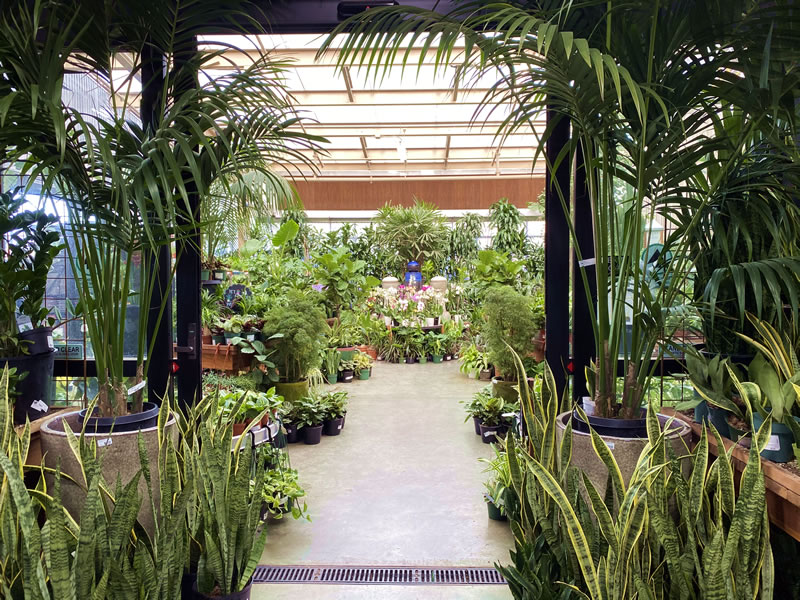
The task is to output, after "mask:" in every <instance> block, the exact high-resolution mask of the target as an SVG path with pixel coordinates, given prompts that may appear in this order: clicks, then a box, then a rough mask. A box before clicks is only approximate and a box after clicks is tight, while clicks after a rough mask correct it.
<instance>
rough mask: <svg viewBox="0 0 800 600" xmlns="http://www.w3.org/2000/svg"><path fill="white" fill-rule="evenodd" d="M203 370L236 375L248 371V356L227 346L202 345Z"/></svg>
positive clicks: (234, 347)
mask: <svg viewBox="0 0 800 600" xmlns="http://www.w3.org/2000/svg"><path fill="white" fill-rule="evenodd" d="M203 368H204V369H215V370H217V371H228V372H231V373H238V372H239V371H248V370H250V356H248V355H245V354H242V353H241V352H240V351H239V348H237V347H236V346H231V345H229V344H203Z"/></svg>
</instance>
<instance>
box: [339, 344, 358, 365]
mask: <svg viewBox="0 0 800 600" xmlns="http://www.w3.org/2000/svg"><path fill="white" fill-rule="evenodd" d="M337 350H338V351H339V354H341V357H340V358H341V360H342V362H344V361H347V360H353V357H354V356H355V355H356V349H355V346H348V347H347V348H337Z"/></svg>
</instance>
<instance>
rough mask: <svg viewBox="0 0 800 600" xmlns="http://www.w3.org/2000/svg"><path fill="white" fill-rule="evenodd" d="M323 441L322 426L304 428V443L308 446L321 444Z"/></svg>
mask: <svg viewBox="0 0 800 600" xmlns="http://www.w3.org/2000/svg"><path fill="white" fill-rule="evenodd" d="M321 441H322V425H313V426H308V425H306V426H305V427H303V442H305V443H306V444H308V445H313V444H319V443H320V442H321Z"/></svg>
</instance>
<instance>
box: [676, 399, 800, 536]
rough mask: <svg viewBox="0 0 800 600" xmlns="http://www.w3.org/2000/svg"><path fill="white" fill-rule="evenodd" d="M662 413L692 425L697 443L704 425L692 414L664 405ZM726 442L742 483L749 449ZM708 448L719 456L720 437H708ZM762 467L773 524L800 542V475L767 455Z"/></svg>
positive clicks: (770, 517) (736, 475)
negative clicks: (690, 415)
mask: <svg viewBox="0 0 800 600" xmlns="http://www.w3.org/2000/svg"><path fill="white" fill-rule="evenodd" d="M661 413H662V414H664V415H667V416H674V417H676V418H678V419H681V420H683V421H684V422H686V423H687V424H689V425H690V426H691V428H692V439H693V440H694V441H695V442H697V441H699V439H700V431H701V429H700V424H699V423H694V422H693V421H692V420H691V419H690V418H689V417H687V416H686V415H683V414H681V413H679V412H675V411H674V410H673V409H671V408H667V407H663V408H662V409H661ZM722 443H723V444H724V445H725V450H726V451H728V450H730V448H731V447H732V446H733V452H732V454H731V465H732V466H733V468H734V470H735V474H734V477H735V479H736V484H737V486H738V483H739V478H740V477H741V475H742V471H743V470H744V467H745V465H746V464H747V459H748V456H749V450H748V449H747V448H744V447H743V446H740V445H738V444H736V443H734V442H732V441H730V440H728V439H726V438H723V440H722ZM708 449H709V450H710V451H711V453H712V454H714V455H717V454H718V452H719V449H718V448H717V440H716V438H714V437H713V436H709V438H708ZM761 468H762V471H763V473H764V485H765V486H766V488H767V512H768V514H769V520H770V521H772V523H773V525H775V526H776V527H778V528H780V529H782V530H783V531H785V532H786V533H788V534H789V535H790V536H792V537H793V538H794V539H796V540H798V541H800V475H797V474H795V473H794V472H792V471H790V470H788V469H786V468H785V467H782V466H781V465H779V464H778V463H774V462H772V461H770V460H766V459H764V458H762V459H761Z"/></svg>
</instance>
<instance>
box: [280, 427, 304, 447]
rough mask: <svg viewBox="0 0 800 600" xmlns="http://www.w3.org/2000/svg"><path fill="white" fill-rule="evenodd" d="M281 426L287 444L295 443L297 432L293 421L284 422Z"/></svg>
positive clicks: (297, 436) (297, 440)
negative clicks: (284, 432)
mask: <svg viewBox="0 0 800 600" xmlns="http://www.w3.org/2000/svg"><path fill="white" fill-rule="evenodd" d="M283 428H284V429H285V430H286V442H287V443H288V444H295V443H297V442H299V441H300V440H299V439H298V438H299V433H300V431H299V430H298V429H297V425H296V424H295V423H284V424H283Z"/></svg>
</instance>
